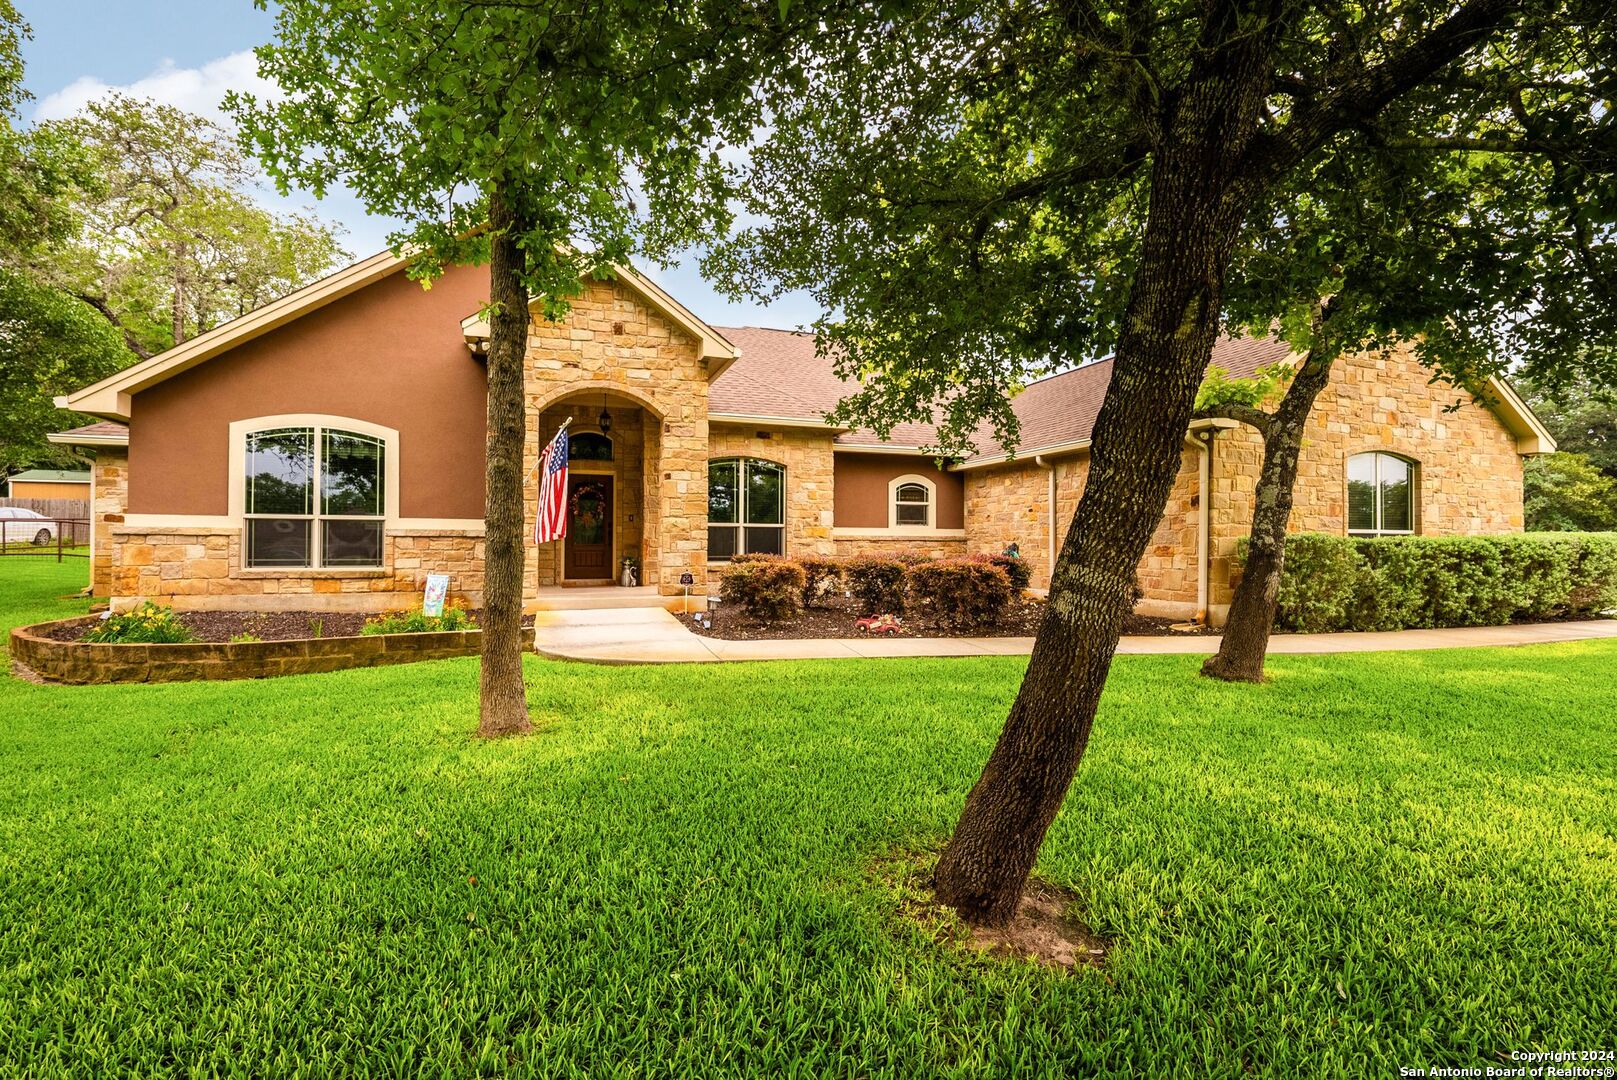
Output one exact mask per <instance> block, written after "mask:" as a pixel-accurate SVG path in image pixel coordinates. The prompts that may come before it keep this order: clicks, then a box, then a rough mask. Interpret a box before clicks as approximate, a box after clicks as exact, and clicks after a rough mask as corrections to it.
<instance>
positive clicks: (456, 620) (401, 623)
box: [315, 600, 477, 637]
mask: <svg viewBox="0 0 1617 1080" xmlns="http://www.w3.org/2000/svg"><path fill="white" fill-rule="evenodd" d="M476 626H477V620H476V619H474V618H472V613H471V612H469V611H467V610H466V605H465V604H464V603H462V602H461V601H459V600H455V601H452V602H450V603H449V604H446V605H445V606H444V613H443V614H442V615H428V614H427V613H426V612H425V611H423V610H422V609H420V608H412V609H408V610H403V611H384V612H382V614H380V615H372V616H371V617H370V618H368V619H366V620H365V625H364V626H363V627H362V628H361V629H360V631H359V632H360V633H361V634H365V635H367V636H368V635H371V634H431V633H435V632H437V631H441V630H472V629H475V628H476ZM319 636H320V635H319V634H316V635H315V637H319Z"/></svg>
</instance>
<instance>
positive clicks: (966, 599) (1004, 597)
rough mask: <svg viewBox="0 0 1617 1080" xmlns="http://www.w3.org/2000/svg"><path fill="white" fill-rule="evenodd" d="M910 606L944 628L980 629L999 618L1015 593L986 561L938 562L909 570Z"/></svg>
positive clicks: (1006, 578) (1001, 571)
mask: <svg viewBox="0 0 1617 1080" xmlns="http://www.w3.org/2000/svg"><path fill="white" fill-rule="evenodd" d="M908 577H909V594H910V605H911V607H912V608H918V609H920V611H922V612H923V613H924V614H925V615H926V616H928V617H929V618H931V619H932V620H934V621H935V622H939V623H942V624H943V625H945V626H952V627H968V626H983V625H985V624H987V623H991V622H993V621H994V620H995V619H997V618H999V616H1000V613H1001V612H1003V611H1004V610H1005V605H1006V604H1008V603H1010V602H1011V599H1012V597H1014V596H1015V595H1016V590H1015V588H1014V587H1013V586H1012V584H1011V576H1010V574H1008V573H1006V572H1005V568H1004V567H1002V566H997V565H995V564H994V563H993V562H991V561H989V560H988V559H969V558H968V559H939V560H937V561H936V562H929V563H922V564H921V565H920V566H912V567H910V570H909V575H908Z"/></svg>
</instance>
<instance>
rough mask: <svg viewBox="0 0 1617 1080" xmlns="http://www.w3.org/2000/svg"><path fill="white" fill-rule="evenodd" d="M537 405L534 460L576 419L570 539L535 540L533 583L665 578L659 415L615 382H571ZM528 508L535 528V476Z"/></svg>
mask: <svg viewBox="0 0 1617 1080" xmlns="http://www.w3.org/2000/svg"><path fill="white" fill-rule="evenodd" d="M536 406H537V415H536V416H534V417H533V418H532V419H530V421H529V423H530V428H531V431H532V434H531V437H530V444H531V445H532V447H533V448H534V449H533V461H534V462H537V460H538V454H539V452H540V451H541V450H542V449H543V448H544V447H545V446H546V445H547V444H548V443H549V442H550V440H551V439H552V438H553V437H554V436H555V434H556V432H557V430H558V429H559V428H560V427H561V425H562V424H563V423H564V422H567V421H569V420H570V421H571V422H570V423H568V429H567V430H568V436H569V440H568V442H569V454H568V478H567V489H566V491H567V494H566V499H567V506H566V515H567V522H568V524H567V535H566V537H565V538H564V539H561V540H556V541H551V542H548V543H544V544H538V545H530V547H529V552H530V561H531V565H530V566H529V574H528V582H529V587H530V588H531V589H533V590H535V591H537V590H539V589H544V588H555V587H558V586H559V587H570V586H600V585H611V584H620V583H622V582H623V580H624V571H625V570H626V569H628V570H630V571H631V573H632V574H633V577H634V580H635V581H636V583H637V584H640V585H656V584H658V577H659V573H658V567H657V558H656V541H657V537H658V532H659V525H660V517H661V515H660V513H659V510H660V502H659V500H658V498H657V497H656V496H657V484H658V482H659V475H660V474H659V472H658V461H659V460H660V448H661V445H662V440H661V432H662V426H661V421H660V418H659V416H658V414H657V413H656V412H655V411H654V410H653V409H652V408H650V407H649V405H648V404H647V403H646V402H644V401H643V400H641V399H640V398H639V396H638V395H636V394H634V393H633V392H632V391H629V390H627V389H620V388H616V387H611V386H594V385H587V386H579V387H575V388H571V389H568V390H566V391H563V392H558V393H556V394H554V395H552V396H551V397H550V399H549V400H544V401H541V402H538V403H536ZM527 512H528V521H529V528H530V529H531V528H532V525H533V522H534V520H535V517H536V516H537V513H538V484H537V476H536V475H535V477H534V478H533V482H532V483H531V484H530V500H529V505H528V508H527Z"/></svg>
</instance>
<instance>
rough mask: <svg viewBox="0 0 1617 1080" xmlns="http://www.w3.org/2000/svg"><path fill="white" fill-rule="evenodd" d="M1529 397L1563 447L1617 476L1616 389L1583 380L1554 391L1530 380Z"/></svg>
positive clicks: (1611, 475)
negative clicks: (1535, 384)
mask: <svg viewBox="0 0 1617 1080" xmlns="http://www.w3.org/2000/svg"><path fill="white" fill-rule="evenodd" d="M1527 399H1528V403H1529V404H1530V405H1532V407H1533V411H1534V412H1535V413H1537V414H1538V418H1539V419H1540V420H1542V421H1544V426H1545V427H1547V428H1549V430H1550V434H1551V435H1553V436H1555V442H1556V444H1557V445H1558V446H1559V447H1560V448H1561V449H1562V450H1564V451H1566V452H1568V453H1571V454H1580V455H1582V456H1584V457H1586V458H1588V459H1589V464H1590V465H1592V466H1594V467H1595V468H1597V469H1599V470H1600V471H1601V472H1603V473H1605V474H1606V475H1607V476H1610V477H1617V390H1606V389H1601V388H1598V387H1595V386H1592V385H1590V384H1589V383H1588V382H1587V381H1582V382H1576V383H1571V384H1569V385H1567V386H1565V387H1563V388H1562V389H1561V390H1560V391H1559V392H1557V393H1553V394H1552V393H1548V392H1546V391H1544V390H1543V389H1541V388H1539V387H1537V386H1533V385H1531V384H1530V385H1529V386H1528V391H1527Z"/></svg>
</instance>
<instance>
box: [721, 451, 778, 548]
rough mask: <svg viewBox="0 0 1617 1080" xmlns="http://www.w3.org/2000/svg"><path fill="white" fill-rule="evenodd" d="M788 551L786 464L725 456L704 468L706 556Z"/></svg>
mask: <svg viewBox="0 0 1617 1080" xmlns="http://www.w3.org/2000/svg"><path fill="white" fill-rule="evenodd" d="M741 554H766V555H784V554H786V469H785V467H784V466H781V465H777V464H775V463H774V462H773V461H760V460H758V459H756V458H725V459H723V460H721V461H714V462H710V463H709V464H708V467H707V557H708V558H709V559H712V560H714V561H722V560H724V559H729V558H733V557H734V556H736V555H741Z"/></svg>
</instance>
